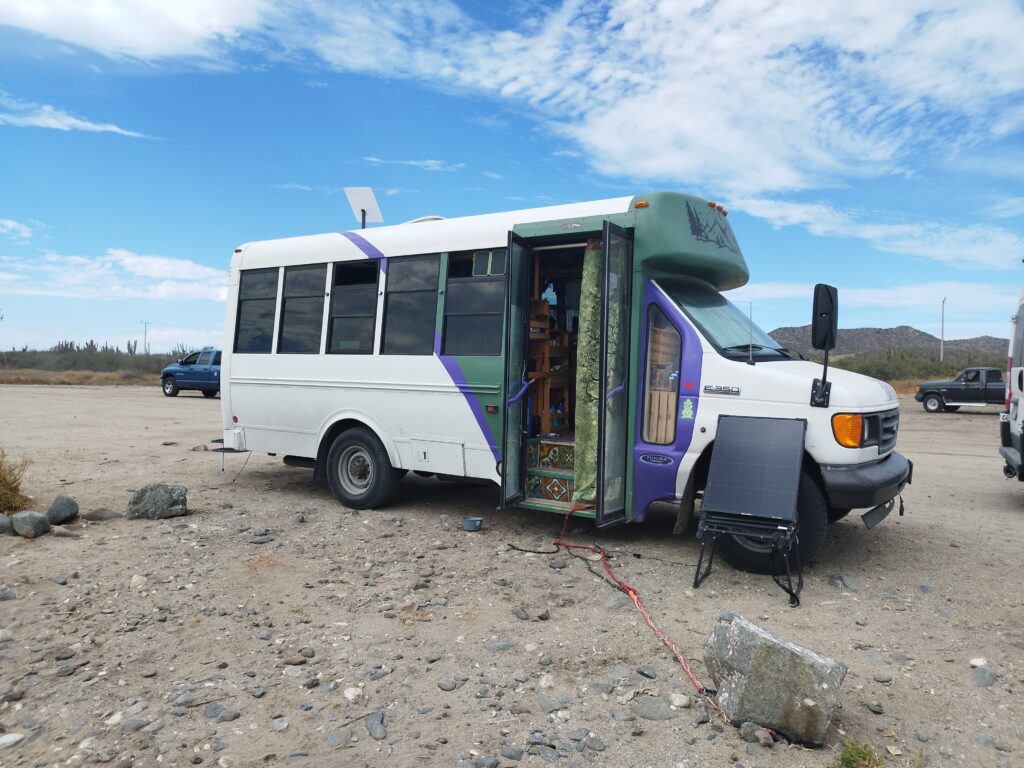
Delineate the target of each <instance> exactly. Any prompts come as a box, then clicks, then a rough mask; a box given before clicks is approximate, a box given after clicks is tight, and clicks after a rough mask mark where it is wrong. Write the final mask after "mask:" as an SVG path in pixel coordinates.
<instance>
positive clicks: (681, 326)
mask: <svg viewBox="0 0 1024 768" xmlns="http://www.w3.org/2000/svg"><path fill="white" fill-rule="evenodd" d="M726 217H727V212H726V211H724V210H723V209H722V207H721V206H717V205H715V204H714V203H710V202H708V201H705V200H699V199H697V198H694V197H691V196H688V195H681V194H675V193H666V192H660V193H653V194H648V195H641V196H637V197H623V198H618V199H613V200H600V201H596V202H589V203H578V204H571V205H560V206H552V207H549V208H537V209H532V210H524V211H512V212H507V213H496V214H490V215H483V216H470V217H465V218H457V219H436V218H433V219H430V220H420V221H416V222H410V223H406V224H400V225H397V226H386V227H378V228H373V229H363V230H358V231H352V232H342V233H330V234H323V235H314V236H310V237H296V238H289V239H284V240H272V241H265V242H254V243H248V244H246V245H243V246H241V247H240V248H238V249H237V250H236V252H235V256H234V258H233V260H232V264H231V279H230V288H229V293H228V306H227V317H226V322H225V334H226V336H225V344H224V356H223V365H222V376H221V378H222V388H221V397H222V401H223V416H224V445H225V448H227V449H235V450H240V451H241V450H249V451H260V452H267V453H273V454H282V455H283V456H284V457H285V458H284V460H285V462H286V463H288V464H296V465H301V466H309V467H313V468H314V469H315V473H316V476H318V477H320V478H326V479H327V481H328V482H329V484H330V486H331V489H332V490H333V492H334V494H335V495H336V497H337V498H338V499H339V500H340V501H341V502H342V503H343V504H345V505H347V506H349V507H354V508H368V507H378V506H382V505H384V504H387V503H388V502H389V501H391V500H392V499H393V498H395V496H396V495H397V493H398V492H399V488H400V479H401V477H402V475H403V474H404V473H405V472H406V471H407V470H413V471H416V472H418V473H421V474H424V473H426V474H437V475H439V476H442V477H448V478H450V477H460V478H461V477H464V478H477V479H483V480H490V481H493V482H494V483H495V484H497V485H500V487H501V495H500V501H501V506H502V507H510V506H521V507H528V508H534V509H544V510H550V511H554V512H560V513H562V514H565V513H567V512H569V511H570V510H572V513H573V514H574V515H579V516H582V517H589V518H593V519H594V521H595V524H596V525H597V526H598V527H601V528H603V527H606V526H610V525H614V524H617V523H621V522H642V521H643V519H644V516H645V513H646V511H647V509H648V507H649V506H650V504H651V503H652V502H655V501H669V502H674V503H676V504H678V505H679V515H680V521H681V525H680V526H677V528H685V527H686V526H685V524H684V523H685V522H686V521H688V520H689V519H690V518H691V517H692V515H693V510H694V500H695V497H699V495H700V493H701V492H702V490H703V488H704V483H705V481H706V478H707V471H708V464H709V460H710V455H711V446H712V444H713V441H714V439H715V430H716V424H717V419H718V416H719V415H720V414H737V415H748V416H773V417H780V418H793V419H803V420H806V422H807V429H806V442H805V461H804V470H803V478H802V481H801V490H800V502H799V510H798V514H799V526H800V530H799V545H800V555H801V559H802V561H803V562H805V563H807V562H810V561H811V559H812V558H813V556H814V554H815V553H817V551H818V549H819V548H820V547H821V545H822V543H823V541H824V538H825V527H826V525H827V523H828V522H830V521H834V520H837V519H838V518H840V517H842V516H844V515H845V514H846V513H847V512H849V510H850V509H853V508H872V510H873V511H872V513H871V518H870V522H869V520H868V518H867V517H866V518H865V521H866V522H869V525H873V524H874V523H875V522H877V521H878V520H879V519H881V517H884V516H885V514H887V513H888V511H889V510H890V509H891V508H892V502H893V500H894V498H895V497H896V496H897V494H898V493H899V492H900V491H901V490H902V489H903V487H904V486H905V485H906V483H907V482H908V480H909V476H910V471H911V467H910V463H909V462H908V461H907V460H906V459H905V458H904V457H903V456H902V455H900V454H899V453H898V452H896V451H895V450H894V446H895V443H896V433H897V428H898V424H899V406H898V403H897V400H896V395H895V393H894V392H893V390H892V388H891V387H889V386H888V385H886V384H884V383H882V382H880V381H876V380H874V379H870V378H867V377H865V376H861V375H858V374H853V373H849V372H846V371H839V370H837V371H833V372H831V376H830V379H831V397H830V399H827V400H826V401H823V402H822V403H819V405H823V406H824V407H814V406H812V405H811V404H810V399H811V388H812V385H813V382H814V380H815V378H816V376H817V375H818V374H820V367H819V366H818V365H816V364H814V363H811V362H807V361H804V360H802V359H799V358H798V356H797V355H794V354H790V353H789V352H788V351H786V350H784V349H780V348H779V346H778V344H776V343H775V342H774V341H773V340H772V339H771V337H769V336H768V335H767V334H766V333H764V332H763V331H761V330H760V329H759V328H757V327H756V326H753V325H752V324H750V323H749V322H748V319H747V317H746V316H744V315H743V314H742V313H741V312H739V311H738V310H737V309H736V308H735V307H734V306H733V305H732V304H731V303H730V302H729V301H727V300H726V299H725V298H724V297H723V296H722V294H721V291H724V290H728V289H731V288H736V287H738V286H740V285H743V284H744V283H745V282H746V281H747V279H748V273H747V267H746V264H745V262H744V260H743V256H742V254H741V252H740V248H739V245H738V244H737V242H736V239H735V237H734V235H733V232H732V229H731V227H730V225H729V222H728V219H727V218H726ZM826 402H827V405H826V404H825V403H826ZM599 404H600V407H599ZM749 544H750V543H749V542H745V541H742V540H740V539H739V537H736V538H735V539H730V540H723V541H722V542H720V544H719V546H720V551H722V552H723V555H724V556H725V557H726V558H727V559H729V560H730V561H731V562H732V563H733V564H735V565H738V566H740V567H745V568H749V569H755V570H769V569H770V563H769V554H770V553H769V552H766V551H765V550H764V548H763V547H758V546H751V545H749Z"/></svg>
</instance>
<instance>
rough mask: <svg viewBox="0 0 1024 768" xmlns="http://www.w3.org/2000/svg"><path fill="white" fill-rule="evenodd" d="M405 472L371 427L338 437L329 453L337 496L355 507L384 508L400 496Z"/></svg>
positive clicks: (330, 475) (329, 470)
mask: <svg viewBox="0 0 1024 768" xmlns="http://www.w3.org/2000/svg"><path fill="white" fill-rule="evenodd" d="M402 474H403V472H402V471H401V470H397V469H395V468H394V467H392V466H391V461H390V460H389V459H388V454H387V451H385V450H384V446H383V445H381V443H380V440H378V439H377V436H376V435H374V434H373V433H372V432H370V431H369V430H368V429H364V428H362V427H355V428H353V429H348V430H345V431H344V432H342V433H341V434H340V435H338V436H337V437H336V438H335V439H334V443H333V444H332V445H331V450H330V451H329V452H328V454H327V482H328V484H329V485H330V486H331V491H332V492H333V493H334V496H335V498H336V499H337V500H338V501H340V502H341V503H342V504H344V505H345V506H346V507H349V508H351V509H374V508H376V507H383V506H385V505H386V504H388V503H390V502H391V501H393V500H394V499H395V497H396V496H398V491H399V487H400V481H401V478H402Z"/></svg>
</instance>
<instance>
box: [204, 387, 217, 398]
mask: <svg viewBox="0 0 1024 768" xmlns="http://www.w3.org/2000/svg"><path fill="white" fill-rule="evenodd" d="M218 392H220V390H219V389H204V390H203V397H216V396H217V393H218Z"/></svg>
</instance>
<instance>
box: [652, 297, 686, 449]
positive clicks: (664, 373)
mask: <svg viewBox="0 0 1024 768" xmlns="http://www.w3.org/2000/svg"><path fill="white" fill-rule="evenodd" d="M681 349H682V339H681V337H680V336H679V331H677V330H676V329H675V326H673V325H672V323H671V322H670V321H669V319H668V317H666V316H665V313H664V312H662V311H661V309H660V308H659V307H658V306H656V305H654V304H651V306H650V309H648V311H647V370H646V371H645V374H644V378H645V381H646V389H645V392H644V421H643V436H644V441H645V442H648V443H654V444H655V445H669V444H671V443H674V442H675V439H676V401H677V400H678V398H679V360H680V354H681Z"/></svg>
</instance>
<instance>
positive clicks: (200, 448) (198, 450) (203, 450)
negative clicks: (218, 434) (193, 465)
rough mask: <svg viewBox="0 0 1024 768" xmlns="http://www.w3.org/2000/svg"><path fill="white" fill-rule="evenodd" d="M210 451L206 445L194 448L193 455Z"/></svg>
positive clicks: (194, 446)
mask: <svg viewBox="0 0 1024 768" xmlns="http://www.w3.org/2000/svg"><path fill="white" fill-rule="evenodd" d="M208 450H210V449H209V448H207V447H206V443H202V444H200V445H193V446H192V453H205V452H206V451H208Z"/></svg>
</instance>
